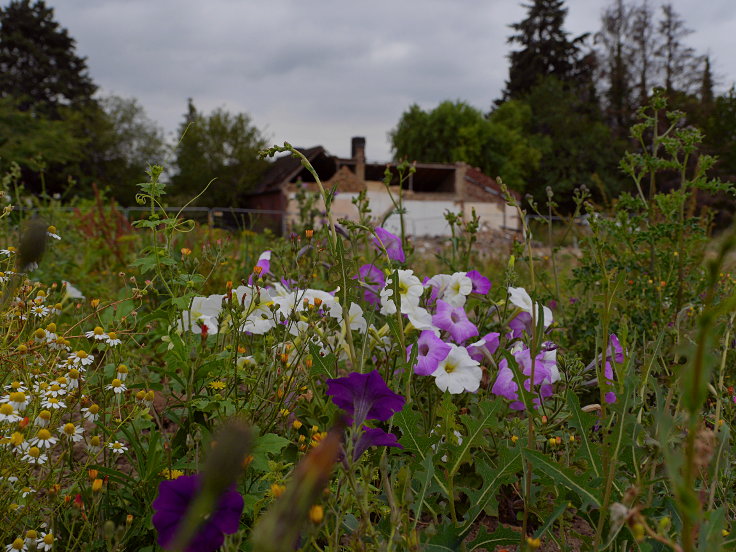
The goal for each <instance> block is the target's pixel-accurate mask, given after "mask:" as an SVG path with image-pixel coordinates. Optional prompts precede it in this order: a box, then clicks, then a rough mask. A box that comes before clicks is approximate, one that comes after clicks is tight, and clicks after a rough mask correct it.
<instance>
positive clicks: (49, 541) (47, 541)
mask: <svg viewBox="0 0 736 552" xmlns="http://www.w3.org/2000/svg"><path fill="white" fill-rule="evenodd" d="M43 543H44V544H54V535H52V534H51V533H49V534H48V535H46V536H44V538H43Z"/></svg>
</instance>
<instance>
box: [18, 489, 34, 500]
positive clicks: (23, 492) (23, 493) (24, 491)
mask: <svg viewBox="0 0 736 552" xmlns="http://www.w3.org/2000/svg"><path fill="white" fill-rule="evenodd" d="M35 492H36V490H35V489H33V488H32V487H23V488H21V490H20V494H21V496H22V497H23V498H26V497H27V496H28V495H29V494H33V493H35Z"/></svg>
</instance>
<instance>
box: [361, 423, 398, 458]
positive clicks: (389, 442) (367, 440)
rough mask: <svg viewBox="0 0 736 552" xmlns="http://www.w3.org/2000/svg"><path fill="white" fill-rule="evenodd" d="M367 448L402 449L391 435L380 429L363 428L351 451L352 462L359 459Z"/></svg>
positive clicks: (394, 436) (396, 439)
mask: <svg viewBox="0 0 736 552" xmlns="http://www.w3.org/2000/svg"><path fill="white" fill-rule="evenodd" d="M369 447H396V448H402V449H403V448H404V447H403V446H402V445H400V444H399V440H398V438H397V437H396V435H394V434H393V433H386V432H385V431H383V430H382V429H381V428H378V427H376V428H372V427H365V426H363V431H362V432H361V434H360V437H358V441H357V442H356V443H355V448H354V449H353V462H355V461H356V460H357V459H358V458H360V457H361V456H362V455H363V453H364V452H365V451H366V450H367V449H368V448H369Z"/></svg>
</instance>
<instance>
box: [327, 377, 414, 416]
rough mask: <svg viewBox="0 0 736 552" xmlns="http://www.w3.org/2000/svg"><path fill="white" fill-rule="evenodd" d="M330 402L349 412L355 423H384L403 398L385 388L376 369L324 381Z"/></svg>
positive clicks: (402, 405) (400, 407)
mask: <svg viewBox="0 0 736 552" xmlns="http://www.w3.org/2000/svg"><path fill="white" fill-rule="evenodd" d="M327 394H328V395H330V396H331V397H332V402H334V403H335V404H336V405H337V406H339V407H340V408H342V409H343V410H344V411H345V412H347V413H348V414H349V415H350V418H349V419H348V421H349V422H350V423H355V424H356V425H360V424H362V423H363V422H364V421H366V420H378V421H381V422H384V421H386V420H388V419H389V418H390V417H391V416H393V415H394V414H395V413H396V412H398V411H399V410H401V409H402V408H403V407H404V401H405V399H404V397H402V396H401V395H397V394H396V393H394V392H393V391H391V389H389V388H388V386H387V385H386V383H385V382H384V381H383V378H382V377H381V375H380V374H379V373H378V370H373V371H372V372H370V373H368V374H359V373H357V372H353V373H352V374H350V375H348V376H345V377H343V378H335V379H328V380H327Z"/></svg>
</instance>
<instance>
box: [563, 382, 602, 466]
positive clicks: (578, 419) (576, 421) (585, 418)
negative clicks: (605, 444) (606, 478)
mask: <svg viewBox="0 0 736 552" xmlns="http://www.w3.org/2000/svg"><path fill="white" fill-rule="evenodd" d="M567 407H568V408H569V409H570V420H569V424H570V426H571V427H574V428H575V429H576V430H577V432H578V435H579V436H580V451H579V455H581V456H582V457H583V458H585V459H586V460H587V461H588V465H589V466H590V467H591V468H592V469H593V471H594V472H595V475H596V476H597V477H600V475H601V473H602V471H603V467H602V465H601V455H600V449H599V447H597V446H595V445H593V444H592V443H591V441H590V436H589V434H588V433H589V431H590V429H591V428H592V427H593V426H594V425H595V424H596V422H597V421H598V420H597V418H596V417H595V416H593V415H592V414H588V413H586V412H583V411H582V410H581V409H580V402H579V401H578V397H577V395H575V393H573V392H572V391H568V392H567Z"/></svg>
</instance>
